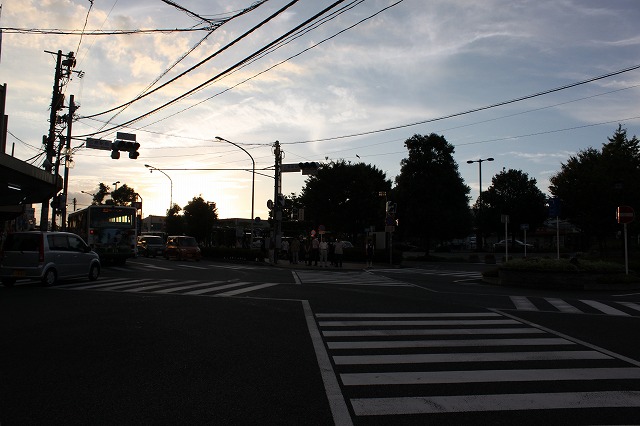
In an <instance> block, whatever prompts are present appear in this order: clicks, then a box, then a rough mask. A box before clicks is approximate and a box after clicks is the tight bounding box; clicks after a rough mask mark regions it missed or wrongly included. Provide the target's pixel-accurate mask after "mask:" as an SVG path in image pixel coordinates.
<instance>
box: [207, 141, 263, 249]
mask: <svg viewBox="0 0 640 426" xmlns="http://www.w3.org/2000/svg"><path fill="white" fill-rule="evenodd" d="M216 139H217V140H219V141H221V142H227V143H230V144H231V145H233V146H235V147H236V148H240V149H241V150H243V151H244V152H245V154H247V155H248V156H249V158H251V239H250V240H249V248H251V245H252V244H253V221H254V219H255V218H254V217H253V206H254V202H255V187H256V162H255V160H254V159H253V156H252V155H251V154H249V151H247V150H246V149H244V148H243V147H241V146H240V145H238V144H237V143H234V142H231V141H229V140H226V139H225V138H221V137H220V136H216Z"/></svg>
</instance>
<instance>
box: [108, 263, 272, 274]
mask: <svg viewBox="0 0 640 426" xmlns="http://www.w3.org/2000/svg"><path fill="white" fill-rule="evenodd" d="M108 268H109V270H114V271H120V272H130V271H132V270H134V271H149V270H153V271H176V270H184V271H188V270H216V269H228V270H237V271H252V270H260V269H266V267H265V266H257V265H247V264H214V263H193V262H190V263H179V262H178V263H176V262H154V263H147V262H140V261H135V260H133V261H129V262H127V264H126V266H109V267H108Z"/></svg>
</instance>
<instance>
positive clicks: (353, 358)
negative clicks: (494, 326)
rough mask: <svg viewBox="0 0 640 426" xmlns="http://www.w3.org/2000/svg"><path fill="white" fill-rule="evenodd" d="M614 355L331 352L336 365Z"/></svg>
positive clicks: (532, 359) (580, 357)
mask: <svg viewBox="0 0 640 426" xmlns="http://www.w3.org/2000/svg"><path fill="white" fill-rule="evenodd" d="M578 359H580V360H585V359H587V360H595V359H613V358H612V357H610V356H608V355H605V354H602V353H600V352H596V351H546V352H493V353H489V352H487V353H484V352H483V353H443V354H406V355H344V356H334V357H333V361H334V362H335V363H336V365H379V364H436V363H447V362H511V361H560V360H563V361H566V360H578Z"/></svg>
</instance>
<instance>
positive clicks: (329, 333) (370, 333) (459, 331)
mask: <svg viewBox="0 0 640 426" xmlns="http://www.w3.org/2000/svg"><path fill="white" fill-rule="evenodd" d="M322 334H323V335H324V336H326V337H386V336H447V335H467V334H473V335H481V334H490V335H493V334H544V331H541V330H537V329H535V328H516V327H512V328H432V329H422V330H421V329H411V330H386V329H381V330H323V331H322Z"/></svg>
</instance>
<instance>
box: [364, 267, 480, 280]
mask: <svg viewBox="0 0 640 426" xmlns="http://www.w3.org/2000/svg"><path fill="white" fill-rule="evenodd" d="M375 272H380V273H385V274H408V273H409V274H419V275H437V276H442V277H454V278H469V279H482V273H480V272H477V271H454V270H446V269H422V268H402V269H376V270H375Z"/></svg>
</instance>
